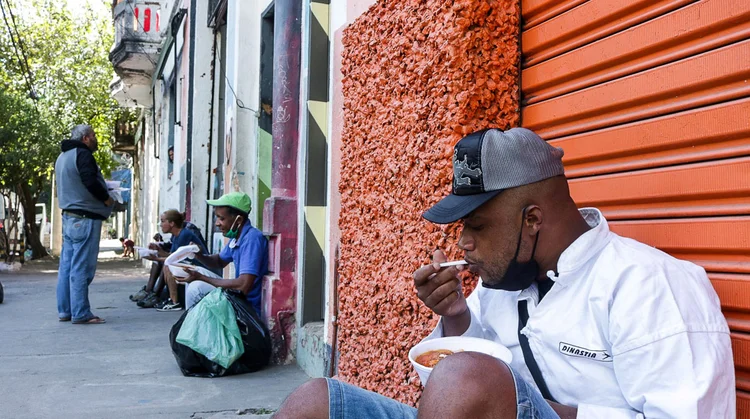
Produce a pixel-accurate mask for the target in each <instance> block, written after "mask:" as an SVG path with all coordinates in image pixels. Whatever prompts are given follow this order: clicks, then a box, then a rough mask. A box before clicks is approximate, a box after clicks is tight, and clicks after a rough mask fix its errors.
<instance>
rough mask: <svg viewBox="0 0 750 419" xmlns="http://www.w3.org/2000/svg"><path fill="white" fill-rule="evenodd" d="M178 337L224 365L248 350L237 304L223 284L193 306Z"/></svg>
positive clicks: (179, 341) (184, 343)
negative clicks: (229, 296) (223, 290)
mask: <svg viewBox="0 0 750 419" xmlns="http://www.w3.org/2000/svg"><path fill="white" fill-rule="evenodd" d="M176 341H177V342H178V343H181V344H183V345H185V346H187V347H189V348H190V349H192V350H194V351H195V352H198V353H199V354H201V355H203V356H205V357H206V358H208V359H210V360H211V361H213V362H215V363H217V364H219V365H221V366H222V367H224V368H229V366H230V365H232V363H234V361H236V360H237V359H238V358H239V357H240V356H242V354H243V353H244V352H245V346H244V345H243V344H242V338H241V337H240V329H239V327H237V317H236V316H235V314H234V308H232V304H231V303H230V302H229V301H228V300H227V297H226V296H224V293H223V292H222V289H221V288H216V289H215V290H213V291H211V293H209V294H208V295H207V296H205V297H203V299H202V300H200V301H199V302H198V304H196V305H195V306H194V307H193V308H191V309H190V311H189V312H188V313H187V316H185V321H184V322H183V323H182V327H181V328H180V332H179V333H178V334H177V339H176Z"/></svg>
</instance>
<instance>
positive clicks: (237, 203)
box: [206, 192, 252, 213]
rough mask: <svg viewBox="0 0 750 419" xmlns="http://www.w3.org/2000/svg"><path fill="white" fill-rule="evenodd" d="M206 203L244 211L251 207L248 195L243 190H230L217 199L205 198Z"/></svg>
mask: <svg viewBox="0 0 750 419" xmlns="http://www.w3.org/2000/svg"><path fill="white" fill-rule="evenodd" d="M206 203H207V204H208V205H212V206H214V207H232V208H234V209H236V210H240V211H242V212H245V213H248V212H250V208H251V207H252V203H251V202H250V197H249V196H247V194H246V193H244V192H231V193H228V194H225V195H223V196H222V197H221V198H219V199H207V200H206Z"/></svg>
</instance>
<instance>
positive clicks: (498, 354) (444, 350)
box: [409, 336, 513, 385]
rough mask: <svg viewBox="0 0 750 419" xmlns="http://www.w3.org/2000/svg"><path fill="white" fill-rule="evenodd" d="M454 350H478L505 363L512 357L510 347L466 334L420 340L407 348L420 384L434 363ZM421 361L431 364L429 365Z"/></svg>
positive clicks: (425, 380) (424, 380)
mask: <svg viewBox="0 0 750 419" xmlns="http://www.w3.org/2000/svg"><path fill="white" fill-rule="evenodd" d="M456 352H480V353H483V354H487V355H489V356H493V357H495V358H497V359H499V360H501V361H503V362H505V363H506V364H510V361H511V360H512V359H513V354H512V353H511V352H510V349H508V348H506V347H505V346H503V345H501V344H499V343H497V342H494V341H491V340H487V339H480V338H473V337H466V336H449V337H444V338H437V339H432V340H426V341H423V342H420V343H419V344H417V345H416V346H414V347H413V348H411V350H409V362H411V364H412V365H413V366H414V369H415V370H417V374H418V375H419V380H420V381H422V385H426V384H427V379H428V378H429V377H430V373H432V368H433V367H434V365H436V364H437V362H440V360H442V359H443V358H445V357H447V356H448V355H450V354H453V353H456ZM422 363H425V364H428V365H433V366H432V367H429V366H426V365H423V364H422Z"/></svg>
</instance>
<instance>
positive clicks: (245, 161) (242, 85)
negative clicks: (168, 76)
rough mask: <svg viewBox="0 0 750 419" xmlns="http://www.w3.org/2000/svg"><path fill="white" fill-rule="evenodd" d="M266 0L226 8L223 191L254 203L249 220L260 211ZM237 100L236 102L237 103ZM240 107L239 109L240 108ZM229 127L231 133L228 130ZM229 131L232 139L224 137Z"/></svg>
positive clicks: (237, 0)
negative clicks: (239, 194)
mask: <svg viewBox="0 0 750 419" xmlns="http://www.w3.org/2000/svg"><path fill="white" fill-rule="evenodd" d="M268 4H270V1H268V0H257V1H256V0H252V1H248V0H229V4H228V9H227V57H226V64H227V74H226V77H227V79H226V80H224V83H225V84H226V85H225V88H226V101H225V112H226V115H225V119H224V120H225V131H224V132H225V138H224V139H223V140H224V141H225V146H226V145H228V143H229V141H231V147H225V150H227V151H230V150H231V155H230V161H229V164H228V166H227V170H226V172H225V177H224V179H225V183H224V191H225V192H232V191H236V190H240V191H242V192H245V193H247V194H248V195H249V196H250V197H251V199H252V200H253V208H252V210H251V213H250V219H251V220H253V219H255V218H256V216H257V214H258V212H259V211H263V203H262V202H255V197H256V195H257V184H258V181H257V174H258V160H257V158H258V108H259V106H260V103H259V102H260V20H261V13H262V12H263V10H264V9H265V8H266V7H267V6H268ZM237 99H239V101H240V102H239V103H238V101H237ZM240 106H242V107H240ZM230 128H231V131H230ZM230 132H231V134H232V137H231V139H228V138H226V137H227V134H229V133H230Z"/></svg>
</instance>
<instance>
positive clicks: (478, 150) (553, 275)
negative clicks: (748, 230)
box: [276, 128, 736, 419]
mask: <svg viewBox="0 0 750 419" xmlns="http://www.w3.org/2000/svg"><path fill="white" fill-rule="evenodd" d="M562 155H563V152H562V150H561V149H558V148H554V147H552V146H550V145H549V144H547V143H546V142H545V141H544V140H542V139H541V138H539V137H538V136H537V135H536V134H534V133H533V132H531V131H529V130H527V129H523V128H515V129H512V130H509V131H506V132H502V131H500V130H494V129H493V130H485V131H480V132H477V133H474V134H471V135H469V136H467V137H465V138H464V139H462V140H461V141H459V142H458V144H456V146H455V149H454V155H453V168H454V179H453V191H452V194H451V195H449V196H447V197H445V198H444V199H443V200H442V201H440V202H439V203H438V204H436V205H435V206H433V207H432V208H430V209H429V210H428V211H427V212H426V213H425V214H424V215H423V216H424V217H425V218H426V219H427V220H430V221H432V222H435V223H440V224H445V223H451V222H455V221H459V220H461V221H462V222H463V231H462V233H461V238H460V240H459V242H458V245H459V247H460V248H461V249H462V250H463V251H464V258H465V260H466V261H467V262H468V263H469V265H468V269H469V270H470V271H471V272H474V273H476V274H478V275H479V276H480V278H481V279H480V283H479V285H478V286H477V288H476V289H475V290H474V292H473V293H472V294H471V296H470V297H469V298H468V300H467V299H465V298H464V296H463V293H462V291H461V282H460V280H459V279H458V278H457V274H458V272H459V271H460V270H461V268H457V267H448V268H441V267H440V266H439V263H440V262H444V261H445V256H444V255H443V253H442V252H440V251H437V252H435V254H434V256H433V262H434V263H433V264H431V265H427V266H424V267H422V268H420V269H419V270H417V271H416V272H415V273H414V284H415V287H416V289H417V295H418V296H419V298H420V299H421V300H422V301H423V302H424V303H425V304H426V305H427V306H428V307H429V308H430V309H432V310H433V311H434V312H435V313H437V314H438V315H440V316H441V320H440V322H439V323H438V325H437V327H436V328H435V330H434V331H433V332H432V334H431V335H430V336H428V337H427V338H426V339H433V338H436V337H441V336H458V335H464V336H475V337H481V338H484V339H490V340H494V341H496V342H499V343H501V344H503V345H505V346H506V347H508V348H509V349H510V350H511V352H512V354H513V360H512V361H511V363H510V364H509V365H506V364H504V363H503V362H501V361H499V360H497V359H495V358H492V357H489V356H486V355H483V354H479V353H473V352H463V353H458V354H454V355H451V356H448V357H447V358H445V359H444V360H442V361H440V363H439V364H438V365H437V366H436V367H435V369H434V371H433V372H432V374H431V375H430V380H429V382H428V384H427V386H426V387H425V390H424V392H423V394H422V398H421V400H420V402H419V410H417V409H414V408H412V407H410V406H406V405H403V404H401V403H398V402H396V401H394V400H391V399H388V398H385V397H383V396H380V395H377V394H375V393H371V392H368V391H365V390H362V389H358V388H356V387H354V386H351V385H349V384H344V383H341V382H340V381H337V380H332V379H316V380H313V381H310V382H308V383H306V384H304V385H303V386H301V387H300V388H299V389H297V390H296V391H295V392H294V393H293V394H292V395H291V396H290V397H289V398H288V399H287V401H285V403H284V405H283V406H282V407H281V409H280V410H279V412H278V413H277V415H276V418H302V417H304V418H325V417H331V418H340V417H342V418H358V419H359V418H391V417H405V418H415V417H420V418H530V417H533V418H545V419H546V418H575V417H578V418H644V417H645V418H652V417H654V418H655V417H659V418H663V417H670V418H733V417H735V415H736V414H735V388H734V366H733V363H732V350H731V342H730V338H729V329H728V327H727V324H726V320H725V319H724V317H723V315H722V314H721V309H720V306H719V299H718V297H717V296H716V293H715V292H714V290H713V288H712V287H711V283H710V282H709V280H708V277H707V276H706V273H705V271H704V270H703V269H702V268H700V267H699V266H696V265H694V264H692V263H689V262H685V261H681V260H678V259H675V258H673V257H671V256H669V255H667V254H665V253H662V252H661V251H659V250H656V249H654V248H652V247H650V246H647V245H644V244H642V243H639V242H637V241H635V240H631V239H627V238H623V237H620V236H618V235H616V234H614V233H612V232H611V231H610V230H609V227H608V224H607V221H606V220H605V219H604V217H603V216H602V214H601V212H599V211H598V210H597V209H594V208H587V209H582V210H580V211H579V210H578V208H577V207H576V204H575V203H574V202H573V200H572V198H571V197H570V193H569V190H568V184H567V181H566V179H565V177H564V171H563V165H562Z"/></svg>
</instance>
